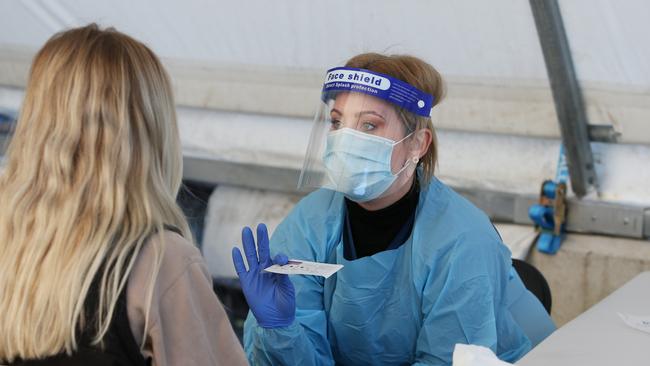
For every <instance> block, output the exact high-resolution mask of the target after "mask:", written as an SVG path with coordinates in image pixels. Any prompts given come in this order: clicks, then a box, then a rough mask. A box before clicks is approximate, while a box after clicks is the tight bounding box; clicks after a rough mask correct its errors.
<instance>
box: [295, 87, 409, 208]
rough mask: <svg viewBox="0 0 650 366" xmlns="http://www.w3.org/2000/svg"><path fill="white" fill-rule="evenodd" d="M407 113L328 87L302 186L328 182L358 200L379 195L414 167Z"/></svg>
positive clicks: (310, 187)
mask: <svg viewBox="0 0 650 366" xmlns="http://www.w3.org/2000/svg"><path fill="white" fill-rule="evenodd" d="M409 113H410V112H408V111H404V110H403V109H399V108H397V107H396V106H394V105H393V104H391V103H389V102H387V101H385V100H382V99H380V98H377V97H374V96H371V95H368V94H365V93H359V92H353V91H336V92H324V94H323V95H322V97H321V103H320V104H319V108H318V111H317V113H316V116H315V119H314V125H313V128H312V132H311V136H310V140H309V144H308V147H307V152H306V154H305V160H304V163H303V168H302V171H301V175H300V180H299V183H298V188H299V189H300V190H304V191H309V190H313V189H317V188H321V187H322V188H328V189H332V190H336V191H339V192H342V193H344V194H346V195H347V196H348V197H350V198H352V199H353V200H357V201H363V200H368V199H374V198H378V197H379V196H381V195H382V194H383V193H385V192H386V190H388V188H389V187H384V186H386V185H387V184H388V185H389V186H390V184H392V183H393V182H394V180H395V179H394V178H393V179H391V176H393V177H395V178H396V177H397V175H398V174H400V173H401V172H403V171H405V169H409V168H410V169H415V165H416V163H417V159H418V156H417V154H418V152H417V143H415V142H414V141H413V138H412V137H413V132H414V131H412V130H409V128H408V127H407V123H405V121H404V117H405V116H408V115H409ZM370 191H372V192H370ZM355 198H356V199H355Z"/></svg>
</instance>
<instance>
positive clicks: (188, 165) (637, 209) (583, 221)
mask: <svg viewBox="0 0 650 366" xmlns="http://www.w3.org/2000/svg"><path fill="white" fill-rule="evenodd" d="M183 162H184V172H183V176H184V178H185V179H188V180H193V181H199V182H203V183H208V184H215V185H217V184H225V185H233V186H239V187H246V188H251V189H261V190H270V191H279V192H285V193H288V194H306V193H307V192H299V191H298V190H297V189H296V183H297V182H298V176H299V175H300V169H297V168H296V169H291V168H283V167H282V168H281V167H273V166H264V165H256V164H250V163H245V164H244V163H237V162H229V161H220V160H215V159H208V158H202V157H192V156H187V155H186V156H185V157H184V159H183ZM454 189H455V190H456V191H457V192H458V193H460V194H461V195H463V196H464V197H465V198H467V199H468V200H469V201H471V202H472V203H473V204H474V205H476V206H477V207H479V208H480V209H482V210H483V211H484V212H485V213H486V214H487V215H488V216H489V217H490V219H492V220H494V221H498V222H512V223H516V224H525V225H531V224H532V222H531V220H530V218H529V217H528V208H529V207H530V206H531V205H532V204H534V203H536V202H537V200H538V199H539V197H538V196H537V195H533V194H530V195H529V194H516V193H511V192H501V191H493V190H487V189H468V188H460V187H455V188H454ZM567 206H568V211H569V212H571V215H569V216H568V217H567V223H566V225H567V231H569V232H578V233H590V234H604V235H612V236H620V237H627V238H635V239H644V238H650V207H643V206H638V205H623V204H617V203H608V202H599V201H593V200H585V199H576V198H571V199H569V200H568V201H567Z"/></svg>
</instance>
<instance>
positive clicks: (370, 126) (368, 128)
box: [361, 122, 377, 131]
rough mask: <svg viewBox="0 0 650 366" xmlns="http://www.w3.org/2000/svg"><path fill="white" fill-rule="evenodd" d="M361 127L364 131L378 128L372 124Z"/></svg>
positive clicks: (367, 123)
mask: <svg viewBox="0 0 650 366" xmlns="http://www.w3.org/2000/svg"><path fill="white" fill-rule="evenodd" d="M361 127H362V129H363V131H372V130H374V129H375V128H377V127H376V126H375V125H374V124H372V123H370V122H363V124H362V125H361Z"/></svg>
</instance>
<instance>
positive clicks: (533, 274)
mask: <svg viewBox="0 0 650 366" xmlns="http://www.w3.org/2000/svg"><path fill="white" fill-rule="evenodd" d="M512 266H513V267H514V268H515V271H517V274H518V275H519V277H520V278H521V281H522V282H523V283H524V286H526V288H527V289H528V291H530V292H532V293H533V295H535V297H537V298H538V299H539V301H540V302H541V303H542V305H543V306H544V309H546V312H547V313H549V314H551V304H552V300H551V289H550V287H548V283H547V282H546V279H545V278H544V275H543V274H542V272H540V271H539V270H538V269H537V268H535V267H534V266H533V265H532V264H530V263H528V262H525V261H522V260H520V259H515V258H513V259H512Z"/></svg>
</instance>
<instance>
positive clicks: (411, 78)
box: [345, 53, 445, 184]
mask: <svg viewBox="0 0 650 366" xmlns="http://www.w3.org/2000/svg"><path fill="white" fill-rule="evenodd" d="M345 66H346V67H355V68H359V69H366V70H370V71H374V72H378V73H381V74H386V75H389V76H392V77H394V78H396V79H399V80H402V81H404V82H407V83H409V84H411V85H412V86H414V87H416V88H418V89H420V90H421V91H423V92H425V93H427V94H430V95H432V96H433V97H434V101H433V105H434V106H435V105H437V104H439V103H440V102H441V101H442V99H443V98H444V95H445V83H444V81H443V80H442V76H441V75H440V73H439V72H438V71H437V70H436V69H435V68H433V66H431V65H429V64H428V63H426V62H424V61H422V60H421V59H419V58H417V57H413V56H407V55H382V54H379V53H363V54H360V55H357V56H354V57H352V58H351V59H350V60H348V62H347V63H346V64H345ZM395 109H396V110H397V113H398V114H399V116H400V117H401V119H402V121H403V122H404V125H405V127H406V130H407V132H413V131H417V130H420V129H428V130H429V131H431V137H432V141H431V145H429V149H428V150H427V152H426V154H425V155H424V156H423V157H422V158H421V159H420V163H421V164H422V173H423V177H422V180H423V182H424V183H425V184H426V183H428V182H429V181H430V180H431V178H432V177H433V174H434V170H435V166H436V161H437V159H438V142H437V139H436V132H435V130H434V129H433V123H432V121H431V117H421V116H417V115H415V114H413V113H410V112H408V111H406V110H404V109H403V108H398V107H396V108H395Z"/></svg>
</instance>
